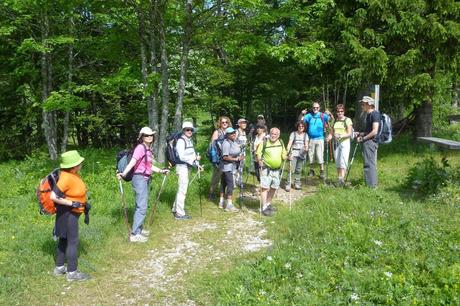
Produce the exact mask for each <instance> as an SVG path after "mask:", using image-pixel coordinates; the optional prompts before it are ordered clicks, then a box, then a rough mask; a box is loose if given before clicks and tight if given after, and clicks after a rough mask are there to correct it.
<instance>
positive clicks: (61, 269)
mask: <svg viewBox="0 0 460 306" xmlns="http://www.w3.org/2000/svg"><path fill="white" fill-rule="evenodd" d="M66 272H67V268H66V266H60V267H55V268H54V272H53V273H54V275H56V276H60V275H64V274H66Z"/></svg>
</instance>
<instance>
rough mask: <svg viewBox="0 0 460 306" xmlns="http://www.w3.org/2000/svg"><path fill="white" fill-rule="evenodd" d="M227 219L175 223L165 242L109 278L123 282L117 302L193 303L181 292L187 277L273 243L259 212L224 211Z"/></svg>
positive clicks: (214, 268)
mask: <svg viewBox="0 0 460 306" xmlns="http://www.w3.org/2000/svg"><path fill="white" fill-rule="evenodd" d="M222 213H225V214H228V215H229V217H228V218H226V219H225V220H217V221H216V220H212V221H209V220H203V219H201V220H193V221H189V222H187V221H185V222H184V221H176V222H178V227H177V231H176V232H174V233H172V234H171V236H170V237H169V239H168V241H167V242H166V244H165V245H162V246H160V247H158V248H154V249H152V250H150V251H148V253H147V254H146V257H145V259H144V260H142V261H141V262H135V263H132V265H131V266H129V267H127V268H126V270H125V271H123V272H122V273H119V274H118V276H117V277H116V278H115V279H114V280H113V281H115V282H124V283H126V286H125V290H123V292H119V293H117V294H116V299H117V301H118V302H117V304H125V305H126V304H136V305H137V304H150V305H152V304H162V305H179V304H180V305H195V303H194V302H193V301H191V300H189V299H188V298H187V297H186V295H185V289H184V288H185V287H186V284H185V283H184V282H185V279H187V277H188V276H190V275H191V274H192V273H196V272H199V271H201V270H202V269H207V271H211V272H212V273H218V272H219V271H220V270H221V267H222V266H225V262H226V261H228V260H229V259H230V258H232V257H235V256H241V255H244V254H246V253H249V252H255V251H259V250H261V249H263V248H267V247H268V246H270V245H271V243H272V242H271V241H270V240H268V239H266V238H265V236H266V230H265V228H264V224H263V222H262V221H259V220H256V219H257V215H256V214H251V213H248V212H238V213H228V212H222Z"/></svg>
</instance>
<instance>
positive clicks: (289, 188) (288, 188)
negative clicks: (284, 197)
mask: <svg viewBox="0 0 460 306" xmlns="http://www.w3.org/2000/svg"><path fill="white" fill-rule="evenodd" d="M284 190H286V192H289V191H291V185H290V184H289V185H286V187H285V188H284Z"/></svg>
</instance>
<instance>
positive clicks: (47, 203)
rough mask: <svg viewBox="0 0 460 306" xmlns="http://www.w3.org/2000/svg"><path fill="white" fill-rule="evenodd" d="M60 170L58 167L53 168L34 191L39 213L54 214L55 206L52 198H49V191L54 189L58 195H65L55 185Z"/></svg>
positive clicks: (62, 196)
mask: <svg viewBox="0 0 460 306" xmlns="http://www.w3.org/2000/svg"><path fill="white" fill-rule="evenodd" d="M60 172H61V171H60V169H54V170H53V171H52V172H51V173H49V174H48V175H47V176H46V177H45V178H43V179H42V180H41V181H40V184H38V187H37V189H36V193H37V200H38V205H39V206H40V214H42V215H54V214H55V213H56V206H55V204H54V202H53V200H51V191H54V193H55V194H56V195H58V196H59V197H61V198H65V195H64V194H63V193H62V191H60V190H59V188H58V187H57V186H56V184H57V182H58V180H59V175H60Z"/></svg>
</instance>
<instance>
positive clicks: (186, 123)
mask: <svg viewBox="0 0 460 306" xmlns="http://www.w3.org/2000/svg"><path fill="white" fill-rule="evenodd" d="M182 129H195V128H194V127H193V123H192V122H190V121H184V122H183V123H182Z"/></svg>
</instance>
